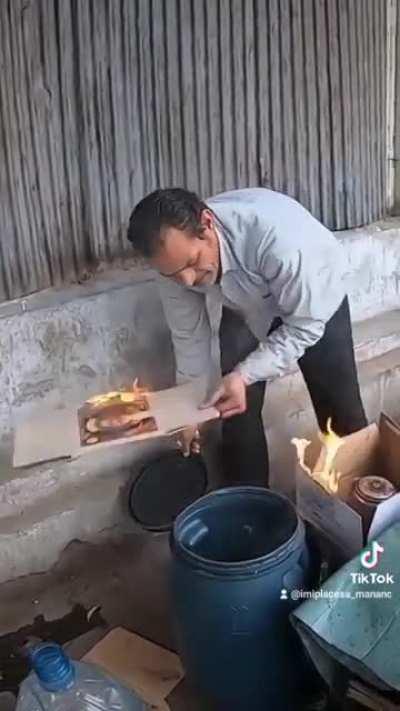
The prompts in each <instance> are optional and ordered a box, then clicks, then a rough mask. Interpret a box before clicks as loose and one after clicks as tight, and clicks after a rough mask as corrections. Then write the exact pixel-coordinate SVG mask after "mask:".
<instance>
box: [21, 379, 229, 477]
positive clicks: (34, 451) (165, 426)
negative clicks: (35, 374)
mask: <svg viewBox="0 0 400 711" xmlns="http://www.w3.org/2000/svg"><path fill="white" fill-rule="evenodd" d="M206 394H207V381H206V379H203V378H199V379H197V380H193V381H192V382H190V383H187V384H185V385H180V386H177V387H175V388H169V389H168V390H160V391H158V392H149V393H148V395H147V399H148V401H149V405H150V409H149V410H148V412H147V413H146V415H147V416H148V417H152V418H154V420H155V422H156V425H157V429H156V430H155V431H153V432H147V433H145V434H139V435H136V436H134V437H121V438H116V439H113V440H112V441H108V442H101V443H99V444H94V445H92V446H91V447H85V446H83V445H82V444H81V432H80V420H79V411H80V410H81V408H82V405H83V403H82V402H80V403H76V404H74V405H69V406H66V407H63V408H62V409H44V408H43V407H42V408H37V410H36V411H35V412H33V413H32V414H31V416H30V417H29V418H28V419H27V420H25V421H24V422H21V423H19V424H17V426H16V431H15V440H14V459H13V466H14V467H16V468H18V467H26V466H31V465H33V464H39V463H42V462H50V461H54V460H57V459H75V458H77V457H80V456H82V455H83V454H88V453H89V452H96V451H99V450H100V449H104V448H106V447H112V446H120V445H122V444H127V443H131V444H132V443H134V442H140V441H143V440H148V439H154V438H157V437H166V436H170V435H171V434H173V433H174V432H176V431H177V430H179V429H182V428H183V427H187V426H188V425H197V424H201V423H202V422H207V421H209V420H213V419H216V418H218V417H219V413H218V411H217V410H216V409H215V408H214V407H210V408H207V409H206V410H200V409H199V407H200V405H201V403H202V402H204V399H205V397H206Z"/></svg>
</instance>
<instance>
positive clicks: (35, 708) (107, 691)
mask: <svg viewBox="0 0 400 711" xmlns="http://www.w3.org/2000/svg"><path fill="white" fill-rule="evenodd" d="M29 660H30V663H31V665H32V672H31V673H30V674H29V676H28V677H27V678H26V679H25V680H24V681H23V682H22V684H21V687H20V690H19V695H18V701H17V708H16V711H149V710H150V707H149V706H147V705H146V704H145V703H144V701H142V700H141V699H139V697H138V696H137V695H136V694H134V692H133V691H131V690H129V689H127V688H125V687H124V686H123V685H122V684H120V683H119V682H118V681H117V680H116V679H112V678H111V677H109V676H108V675H107V674H106V673H105V672H103V671H102V670H101V669H100V668H98V667H96V666H94V665H93V664H88V663H86V662H74V661H72V660H71V659H70V658H69V657H68V656H67V654H66V653H65V652H64V650H63V649H62V648H61V647H60V646H59V645H58V644H54V643H53V642H43V643H42V644H39V645H37V646H34V647H32V649H31V650H30V652H29Z"/></svg>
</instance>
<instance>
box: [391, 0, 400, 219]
mask: <svg viewBox="0 0 400 711" xmlns="http://www.w3.org/2000/svg"><path fill="white" fill-rule="evenodd" d="M396 25H397V30H396V55H395V77H394V83H395V106H394V136H393V148H392V158H393V161H394V196H393V203H394V205H393V207H394V212H395V213H396V214H397V215H399V214H400V0H397V1H396Z"/></svg>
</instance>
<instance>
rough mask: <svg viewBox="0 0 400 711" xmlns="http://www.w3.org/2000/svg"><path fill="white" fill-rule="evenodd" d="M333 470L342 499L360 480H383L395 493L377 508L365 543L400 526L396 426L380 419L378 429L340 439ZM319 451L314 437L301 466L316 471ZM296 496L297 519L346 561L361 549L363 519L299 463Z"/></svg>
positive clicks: (398, 433) (384, 417) (399, 447)
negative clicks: (332, 545)
mask: <svg viewBox="0 0 400 711" xmlns="http://www.w3.org/2000/svg"><path fill="white" fill-rule="evenodd" d="M344 440H345V441H344V444H343V445H342V446H341V448H340V449H339V451H338V453H337V455H336V458H335V461H334V468H335V470H336V471H338V472H340V474H341V477H340V496H343V498H345V497H346V494H349V493H350V492H351V490H352V487H353V486H354V483H355V480H356V479H357V478H359V477H362V476H373V475H375V476H382V477H386V478H387V479H388V480H389V481H391V482H392V484H394V486H395V487H396V489H397V492H398V493H396V494H395V495H394V496H392V497H391V498H390V499H388V500H387V501H385V502H383V503H381V504H379V506H378V507H377V509H376V512H375V515H374V517H373V520H372V523H371V525H370V528H369V532H368V541H370V540H372V539H376V538H377V536H379V535H380V533H382V531H384V530H385V529H386V528H388V527H389V526H391V525H392V524H393V523H395V522H397V521H400V426H398V425H396V424H395V422H393V420H391V419H390V418H389V417H387V415H384V414H382V415H381V419H380V422H379V426H378V425H376V424H372V425H370V426H369V427H366V428H365V429H363V430H360V431H359V432H356V433H355V434H352V435H349V436H348V437H345V438H344ZM322 460H323V447H322V444H321V443H320V442H319V440H318V439H317V438H315V440H314V441H313V442H311V443H310V446H309V447H307V448H306V450H305V457H304V463H305V465H306V466H307V467H309V468H310V469H311V472H316V471H319V467H320V465H321V461H322ZM296 497H297V509H298V512H299V514H300V515H301V516H302V517H303V518H304V519H305V520H306V521H309V522H310V523H311V524H313V525H314V526H315V527H316V528H318V529H319V530H321V531H322V532H323V533H324V534H325V535H326V536H327V537H328V538H329V539H330V540H331V541H332V542H333V543H335V544H336V545H338V546H339V547H340V548H341V549H342V551H343V553H344V554H345V556H346V557H347V558H348V559H350V558H352V557H353V556H355V555H356V554H357V553H358V552H359V551H360V550H361V549H362V548H363V547H364V543H365V541H364V537H363V528H362V518H361V516H360V514H359V513H357V512H356V511H355V510H354V509H352V508H351V507H350V506H349V505H348V504H347V503H346V502H345V501H344V500H342V499H341V498H340V497H339V494H329V493H328V492H327V491H326V490H325V489H324V488H323V487H322V486H320V484H318V483H317V482H316V481H315V480H314V479H312V478H311V476H310V475H309V474H308V473H307V472H306V471H305V469H304V468H303V467H302V466H301V464H300V461H299V462H298V466H297V472H296Z"/></svg>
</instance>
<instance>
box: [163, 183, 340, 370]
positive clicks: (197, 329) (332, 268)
mask: <svg viewBox="0 0 400 711" xmlns="http://www.w3.org/2000/svg"><path fill="white" fill-rule="evenodd" d="M207 205H208V207H209V208H210V209H211V210H212V211H213V212H214V214H215V216H216V218H217V220H216V225H217V233H218V238H219V242H220V256H221V279H220V282H219V284H217V285H214V286H209V287H192V288H188V287H185V286H183V285H180V284H177V283H175V282H174V281H173V280H172V279H167V278H164V277H160V279H159V284H160V294H161V299H162V303H163V307H164V311H165V315H166V318H167V322H168V324H169V327H170V330H171V334H172V340H173V345H174V350H175V359H176V367H177V380H178V382H184V381H186V380H190V379H192V378H195V377H198V376H200V375H204V374H206V373H208V372H209V371H210V369H211V337H212V332H211V326H210V321H209V314H208V310H207V305H206V294H209V296H210V297H211V298H215V299H217V300H218V301H220V302H222V303H223V304H225V305H226V306H229V307H230V308H232V309H234V310H236V311H238V312H239V313H240V314H241V315H242V316H243V318H244V320H245V321H246V322H247V324H248V326H249V328H250V329H251V331H252V332H253V333H254V335H255V336H256V337H257V338H258V340H259V342H260V343H259V346H258V348H257V349H256V350H255V351H253V353H251V354H250V355H249V356H248V357H247V358H246V359H245V360H244V361H243V362H242V363H239V364H238V365H237V367H236V369H235V370H238V371H239V372H241V373H242V375H243V376H244V377H245V379H246V381H247V382H248V383H253V382H256V381H258V380H269V379H272V378H276V377H277V376H280V375H283V374H284V373H286V372H288V371H290V370H292V369H293V366H294V364H295V363H296V361H298V359H299V358H301V356H302V355H304V352H305V350H306V349H307V348H309V347H310V346H312V345H314V344H315V343H317V341H319V339H320V338H321V336H322V335H323V333H324V330H325V324H326V323H327V321H329V319H330V318H331V316H333V314H334V313H335V311H336V310H337V309H338V307H339V306H340V304H341V302H342V301H343V299H344V296H345V289H344V285H343V276H344V258H343V253H342V249H341V246H340V245H339V243H338V242H337V240H336V239H335V237H334V236H333V234H332V233H331V232H330V231H329V230H327V229H326V228H325V227H324V226H323V225H322V224H321V223H320V222H318V220H316V219H315V218H314V217H313V216H312V215H311V214H310V213H309V212H308V211H307V210H306V209H305V208H304V207H302V206H301V205H300V204H299V203H298V202H296V201H295V200H293V199H292V198H290V197H288V196H286V195H283V194H281V193H278V192H274V191H272V190H266V189H264V188H249V189H246V190H234V191H231V192H227V193H222V194H221V195H217V196H216V197H213V198H210V199H209V200H207ZM276 316H279V317H280V318H281V319H282V322H283V323H282V326H280V327H279V328H278V329H276V330H275V331H273V333H271V334H270V335H269V336H268V335H267V334H268V331H269V328H270V326H271V323H272V321H273V319H274V318H275V317H276Z"/></svg>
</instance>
